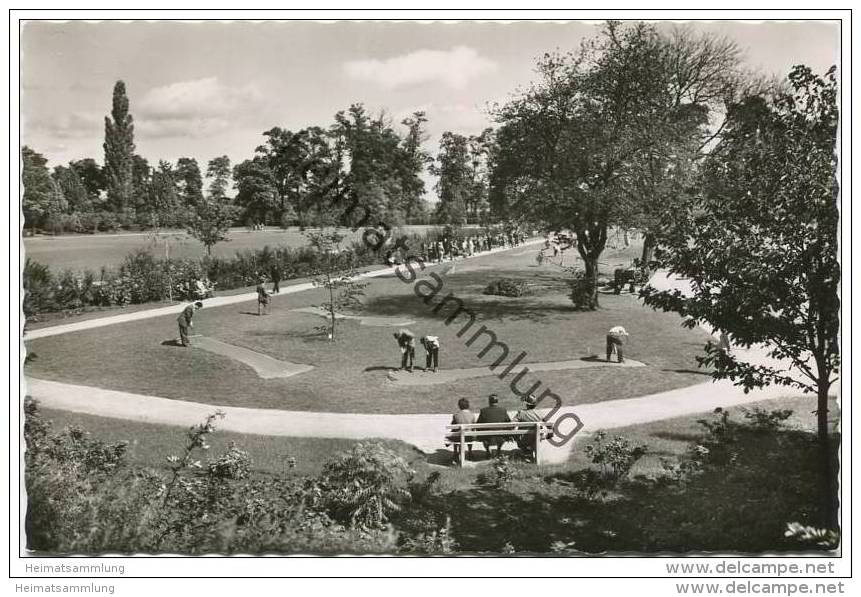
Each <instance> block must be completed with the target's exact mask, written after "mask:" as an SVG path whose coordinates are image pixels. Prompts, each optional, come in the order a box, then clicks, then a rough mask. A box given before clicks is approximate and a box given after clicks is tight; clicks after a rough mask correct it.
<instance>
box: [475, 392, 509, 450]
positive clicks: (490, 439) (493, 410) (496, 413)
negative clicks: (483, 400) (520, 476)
mask: <svg viewBox="0 0 861 597" xmlns="http://www.w3.org/2000/svg"><path fill="white" fill-rule="evenodd" d="M510 422H511V419H510V418H509V416H508V411H507V410H505V409H504V408H502V407H501V406H499V396H497V395H496V394H491V395H490V396H488V397H487V406H485V407H484V408H482V409H481V411H479V413H478V420H477V421H476V423H510ZM489 430H490V429H488V431H489ZM482 431H485V430H482ZM508 439H509V437H508V436H507V435H484V436H481V443H483V444H484V451H485V452H487V455H488V456H492V453H491V451H490V447H491V446H494V445H495V446H496V455H497V456H501V455H502V444H504V443H505V442H507V441H508Z"/></svg>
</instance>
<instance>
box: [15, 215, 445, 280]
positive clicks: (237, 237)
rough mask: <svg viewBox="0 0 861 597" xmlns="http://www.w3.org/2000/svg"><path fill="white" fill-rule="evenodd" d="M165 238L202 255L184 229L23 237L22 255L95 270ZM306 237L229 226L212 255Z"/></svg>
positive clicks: (157, 249) (180, 254) (173, 252)
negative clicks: (161, 231) (230, 227)
mask: <svg viewBox="0 0 861 597" xmlns="http://www.w3.org/2000/svg"><path fill="white" fill-rule="evenodd" d="M428 228H433V227H432V226H405V227H404V233H406V234H410V233H417V232H421V231H423V230H426V229H428ZM344 232H345V234H347V235H348V238H355V239H357V240H358V239H360V238H361V231H359V232H352V231H349V230H344ZM166 239H167V240H169V244H170V256H171V257H172V258H175V259H199V258H200V257H203V256H204V255H205V254H206V249H205V248H204V246H203V245H202V244H201V243H200V242H199V241H197V240H196V239H194V238H192V237H190V236H189V235H188V234H187V233H186V232H185V231H184V230H175V231H170V232H166V233H164V234H161V235H159V236H158V237H155V236H154V235H152V234H147V233H119V234H93V235H87V234H80V235H61V236H37V237H24V238H23V242H24V254H25V256H26V257H30V258H31V259H35V260H36V261H38V262H39V263H42V264H45V265H48V266H50V267H51V269H53V270H55V271H59V270H63V269H72V270H76V271H79V270H83V269H91V270H93V271H95V272H98V271H99V269H100V268H101V267H102V266H106V267H111V266H116V265H119V264H120V263H122V261H123V259H124V258H125V256H126V255H128V254H129V253H131V252H133V251H135V250H138V249H151V250H152V251H153V253H154V254H156V255H159V256H164V251H165V240H166ZM306 244H308V239H307V238H306V237H305V235H304V234H303V233H302V232H301V231H300V230H298V229H297V228H290V229H287V230H281V229H275V228H268V229H266V230H255V231H250V230H248V229H247V228H233V229H231V231H230V238H229V239H228V240H227V241H225V242H221V243H218V244H217V245H215V247H213V250H212V254H213V255H214V256H216V257H231V256H232V255H233V254H234V253H236V252H237V251H244V250H248V249H260V248H263V246H265V245H270V246H272V247H275V246H279V245H284V246H287V247H302V246H305V245H306Z"/></svg>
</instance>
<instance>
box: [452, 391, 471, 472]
mask: <svg viewBox="0 0 861 597" xmlns="http://www.w3.org/2000/svg"><path fill="white" fill-rule="evenodd" d="M457 407H458V408H459V409H460V410H458V411H457V412H456V413H454V415H452V417H451V424H452V425H472V424H473V423H475V413H473V412H472V411H471V410H469V400H467V399H466V398H461V399H460V400H458V401H457ZM451 437H452V439H457V440H459V439H460V434H458V433H454V434H452V436H451ZM474 439H475V438H473V437H470V436H466V437H465V438H464V441H466V442H472V441H473V440H474ZM453 445H454V459H455V460H457V459H458V456H459V454H460V450H462V449H463V446H462V445H460V444H459V443H457V444H453ZM466 457H467V459H468V460H472V444H471V443H467V445H466Z"/></svg>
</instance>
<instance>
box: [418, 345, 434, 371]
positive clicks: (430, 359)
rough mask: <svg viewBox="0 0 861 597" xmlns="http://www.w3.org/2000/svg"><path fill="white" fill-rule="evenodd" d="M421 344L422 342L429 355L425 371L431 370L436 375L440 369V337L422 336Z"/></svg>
mask: <svg viewBox="0 0 861 597" xmlns="http://www.w3.org/2000/svg"><path fill="white" fill-rule="evenodd" d="M419 342H421V344H422V346H423V347H424V349H425V352H426V353H427V356H426V357H425V371H427V370H428V369H430V370H431V371H433V372H434V373H436V370H437V368H438V367H439V337H438V336H422V338H421V340H419Z"/></svg>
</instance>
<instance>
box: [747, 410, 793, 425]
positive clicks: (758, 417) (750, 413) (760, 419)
mask: <svg viewBox="0 0 861 597" xmlns="http://www.w3.org/2000/svg"><path fill="white" fill-rule="evenodd" d="M741 411H742V413H744V418H745V419H747V420H748V422H749V423H748V424H749V425H750V427H751V429H753V430H755V431H777V430H778V429H780V428H782V427H783V425H784V423H786V420H787V419H788V418H789V417H791V416H792V410H790V409H788V408H782V409H777V410H765V409H764V408H760V407H758V406H755V407H753V408H752V409H747V408H742V409H741Z"/></svg>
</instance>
